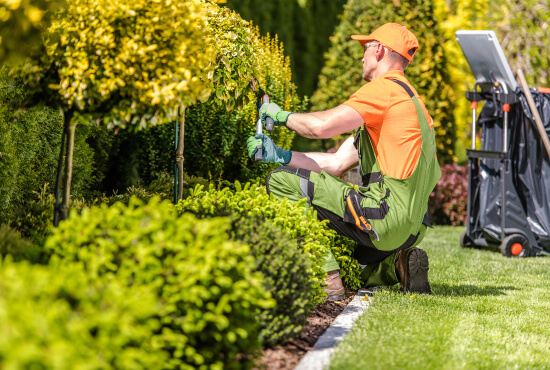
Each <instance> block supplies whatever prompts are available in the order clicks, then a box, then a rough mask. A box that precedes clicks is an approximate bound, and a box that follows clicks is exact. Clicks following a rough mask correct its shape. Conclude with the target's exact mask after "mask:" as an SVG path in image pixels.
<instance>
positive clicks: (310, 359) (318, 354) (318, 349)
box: [294, 289, 373, 370]
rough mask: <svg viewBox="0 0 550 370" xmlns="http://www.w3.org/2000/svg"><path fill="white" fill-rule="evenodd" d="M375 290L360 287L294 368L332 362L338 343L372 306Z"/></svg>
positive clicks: (299, 369) (305, 368)
mask: <svg viewBox="0 0 550 370" xmlns="http://www.w3.org/2000/svg"><path fill="white" fill-rule="evenodd" d="M372 296H373V291H372V290H370V289H369V290H367V289H359V290H358V291H357V294H356V295H355V297H354V298H353V300H352V301H351V302H350V303H349V304H348V305H347V306H346V308H345V309H344V311H342V313H341V314H340V315H338V316H337V317H336V319H335V320H334V322H333V323H332V324H331V325H330V326H329V328H328V329H327V331H326V332H325V333H324V334H323V335H321V336H320V337H319V339H317V342H315V345H314V346H313V349H311V350H310V351H309V352H307V353H306V355H305V356H304V357H303V358H302V360H301V361H300V362H299V363H298V365H297V366H296V367H295V369H294V370H312V369H324V368H326V367H328V365H329V364H330V357H331V355H332V353H333V352H334V349H335V348H336V345H337V344H338V343H339V342H340V341H342V339H343V337H344V335H346V334H347V333H348V332H349V331H350V330H351V328H352V327H353V325H354V324H355V321H356V320H357V319H358V318H359V316H361V314H362V313H363V312H365V310H366V309H367V308H368V307H369V306H370V304H371V302H372V300H373V297H372Z"/></svg>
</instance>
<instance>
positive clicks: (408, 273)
mask: <svg viewBox="0 0 550 370" xmlns="http://www.w3.org/2000/svg"><path fill="white" fill-rule="evenodd" d="M429 269H430V266H429V262H428V254H427V253H426V252H425V251H423V250H422V249H418V248H409V249H403V250H400V251H399V252H397V254H396V256H395V273H396V274H397V279H398V280H399V283H400V284H401V290H402V291H403V292H411V293H419V294H432V288H431V287H430V282H429V281H428V270H429Z"/></svg>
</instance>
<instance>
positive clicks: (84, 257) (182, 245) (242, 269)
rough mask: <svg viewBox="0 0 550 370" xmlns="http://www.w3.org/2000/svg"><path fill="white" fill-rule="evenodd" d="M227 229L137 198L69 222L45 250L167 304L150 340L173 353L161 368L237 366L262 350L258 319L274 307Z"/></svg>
mask: <svg viewBox="0 0 550 370" xmlns="http://www.w3.org/2000/svg"><path fill="white" fill-rule="evenodd" d="M229 227H230V224H229V220H228V219H224V218H216V219H211V220H197V219H196V218H195V217H194V216H192V215H189V214H187V215H183V216H182V217H178V215H177V213H176V212H175V210H174V206H173V205H171V204H170V203H169V202H167V201H165V202H159V200H158V199H152V200H151V201H150V202H149V203H148V204H147V205H144V204H143V203H142V202H141V201H139V200H137V199H135V198H134V199H132V200H130V203H129V205H128V206H125V205H123V204H122V203H117V204H115V205H113V206H111V207H107V206H106V205H103V206H102V207H100V208H98V207H94V208H91V209H89V210H88V209H84V210H83V211H82V214H81V215H76V214H74V215H71V216H70V218H69V219H68V220H66V221H65V222H62V223H61V224H60V226H59V227H58V228H57V229H55V230H54V232H53V234H52V235H51V236H50V237H49V238H48V240H47V241H46V249H47V250H48V251H49V252H51V253H53V254H54V255H56V256H59V257H61V258H63V260H64V261H66V262H78V263H80V264H82V265H83V266H84V267H85V269H86V271H87V272H88V274H90V275H91V276H92V277H97V278H99V279H109V280H110V279H114V280H120V281H122V282H123V283H124V284H126V285H129V286H130V285H132V286H146V287H150V288H151V289H152V290H153V291H154V292H155V293H156V295H157V297H158V299H160V300H161V301H162V302H163V304H164V310H163V311H162V314H161V317H160V325H161V327H160V328H159V330H158V331H157V332H156V333H155V334H154V336H153V338H152V339H151V340H152V343H154V345H155V346H156V348H160V349H162V350H163V351H165V352H167V353H169V354H170V360H168V361H166V362H164V366H165V367H166V368H196V367H205V368H206V367H224V366H227V367H238V366H244V364H243V363H240V362H238V360H239V358H237V357H236V356H237V355H238V354H241V355H242V354H250V353H251V352H253V351H254V350H255V349H257V348H258V346H259V344H258V339H257V330H258V324H257V320H256V317H255V316H256V312H257V311H258V310H260V309H264V308H269V307H270V306H272V304H273V301H272V300H271V298H270V297H269V294H268V293H266V292H265V290H264V288H263V282H262V276H261V274H260V273H258V272H253V270H254V258H253V257H252V256H250V254H249V253H250V251H249V247H248V246H247V245H244V244H241V243H238V242H235V241H231V240H229V236H228V235H227V230H228V229H229ZM240 358H241V359H242V360H243V361H247V360H249V357H247V356H241V357H240ZM239 364H240V365H239Z"/></svg>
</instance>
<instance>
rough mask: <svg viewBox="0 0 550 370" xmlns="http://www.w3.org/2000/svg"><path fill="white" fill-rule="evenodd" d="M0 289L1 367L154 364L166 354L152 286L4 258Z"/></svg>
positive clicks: (61, 263) (72, 268) (64, 265)
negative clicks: (159, 340) (158, 340)
mask: <svg viewBox="0 0 550 370" xmlns="http://www.w3.org/2000/svg"><path fill="white" fill-rule="evenodd" d="M0 292H1V294H0V322H1V323H2V325H0V363H1V365H2V368H5V369H68V368H72V369H76V368H102V369H106V368H149V369H152V368H158V367H159V364H161V363H163V362H165V361H166V359H167V358H168V353H166V352H164V351H162V349H160V348H158V347H157V346H155V345H154V344H153V343H152V342H151V337H152V336H153V334H154V333H156V332H157V331H158V329H159V327H160V321H159V318H158V312H159V311H160V312H162V305H161V303H160V301H159V300H158V298H157V297H156V295H155V294H154V292H153V291H151V289H150V288H149V287H147V286H144V285H141V286H137V285H134V286H128V285H127V284H124V283H122V282H118V281H110V282H108V283H107V282H105V281H101V280H97V279H92V278H90V275H89V274H87V273H86V272H85V271H84V270H83V269H82V268H81V267H80V266H78V265H75V264H67V263H66V262H64V261H59V260H55V261H52V263H51V264H50V265H49V266H47V267H45V266H37V265H30V264H28V263H26V262H20V263H13V262H12V259H11V258H9V257H8V258H2V257H0Z"/></svg>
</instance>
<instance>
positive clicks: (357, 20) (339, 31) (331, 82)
mask: <svg viewBox="0 0 550 370" xmlns="http://www.w3.org/2000/svg"><path fill="white" fill-rule="evenodd" d="M434 11H435V9H434V6H433V1H432V0H412V1H399V0H393V1H387V2H383V1H380V0H368V1H362V0H348V3H347V4H346V6H345V7H344V14H343V15H342V20H341V23H340V24H339V25H338V27H337V28H336V30H335V32H334V34H333V35H332V36H331V43H332V46H331V47H330V49H329V51H328V52H327V53H326V54H325V58H326V62H325V66H324V67H323V69H322V71H321V75H320V76H319V87H318V89H317V91H316V92H315V93H314V95H313V97H312V99H311V101H312V103H313V107H312V108H313V110H325V109H329V108H333V107H335V106H337V105H339V104H342V103H343V102H345V101H346V100H347V99H348V98H349V97H350V96H351V95H352V94H353V93H354V92H355V91H356V90H358V89H359V88H360V87H361V84H362V83H363V81H362V65H361V58H362V55H363V49H362V48H361V46H360V45H359V43H358V42H357V41H354V40H351V38H350V36H351V35H353V34H369V33H370V32H372V31H374V29H376V28H377V27H379V26H381V25H383V24H384V23H387V22H395V23H400V24H402V25H404V26H407V27H408V28H409V29H410V30H411V31H412V32H414V34H415V35H416V37H417V38H418V41H419V43H420V48H419V50H418V52H417V53H416V54H415V57H414V60H413V61H412V63H411V64H410V66H409V67H407V70H406V71H405V74H406V75H407V77H408V78H409V80H410V81H411V83H412V84H413V86H414V87H415V88H416V89H417V91H418V93H419V94H420V95H421V96H422V98H423V101H424V103H425V104H426V107H427V108H428V111H429V112H430V114H431V116H432V117H433V119H434V124H435V126H434V127H435V134H436V141H437V154H438V159H439V161H440V162H442V163H446V162H451V161H453V160H454V159H455V153H454V144H455V127H454V117H453V110H454V101H455V95H454V92H453V88H452V86H451V84H450V78H449V73H448V70H447V68H448V66H447V63H448V62H447V56H446V55H445V52H444V49H443V48H442V45H441V41H442V35H441V31H440V25H439V23H438V20H437V18H436V17H435V15H434Z"/></svg>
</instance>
